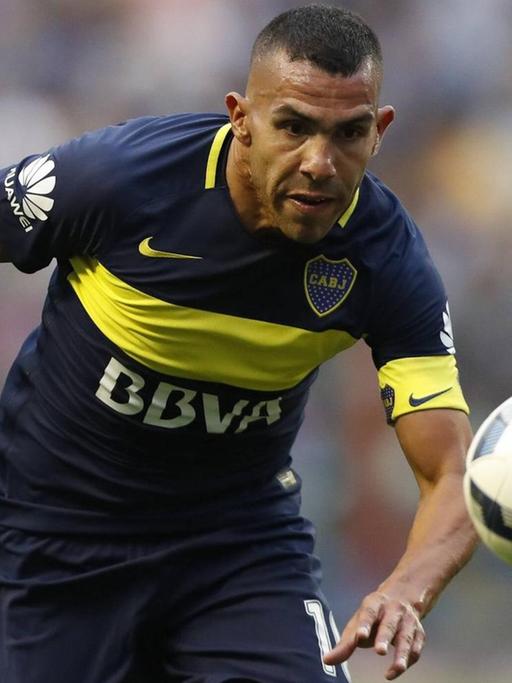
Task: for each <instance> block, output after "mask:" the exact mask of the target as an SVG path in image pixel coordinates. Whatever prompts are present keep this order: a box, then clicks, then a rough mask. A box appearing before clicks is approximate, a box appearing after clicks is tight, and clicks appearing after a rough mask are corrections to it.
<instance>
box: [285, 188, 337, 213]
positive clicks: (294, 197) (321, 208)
mask: <svg viewBox="0 0 512 683" xmlns="http://www.w3.org/2000/svg"><path fill="white" fill-rule="evenodd" d="M287 199H288V201H289V202H290V204H292V206H293V207H294V208H295V210H296V211H298V212H299V213H301V214H303V215H306V216H308V215H309V216H315V215H318V216H319V215H321V214H323V213H325V212H331V211H332V204H333V201H334V199H333V198H332V197H330V196H328V195H325V194H319V193H313V192H293V193H290V194H288V195H287Z"/></svg>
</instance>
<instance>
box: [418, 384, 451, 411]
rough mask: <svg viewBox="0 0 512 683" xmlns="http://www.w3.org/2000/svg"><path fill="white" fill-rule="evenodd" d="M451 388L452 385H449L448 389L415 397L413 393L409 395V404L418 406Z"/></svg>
mask: <svg viewBox="0 0 512 683" xmlns="http://www.w3.org/2000/svg"><path fill="white" fill-rule="evenodd" d="M451 388H452V387H448V389H443V390H442V391H436V392H435V393H434V394H427V395H426V396H420V397H419V398H415V397H414V396H413V395H412V394H411V395H410V396H409V405H410V406H412V407H413V408H417V407H418V406H421V405H423V404H424V403H427V402H428V401H431V400H432V399H433V398H436V397H437V396H441V395H442V394H446V392H447V391H450V389H451Z"/></svg>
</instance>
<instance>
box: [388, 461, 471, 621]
mask: <svg viewBox="0 0 512 683" xmlns="http://www.w3.org/2000/svg"><path fill="white" fill-rule="evenodd" d="M462 476H463V475H462V473H454V472H449V473H446V474H444V475H443V476H442V477H441V478H440V479H439V481H437V482H436V483H435V484H434V485H432V486H429V487H428V488H427V489H426V490H424V491H423V493H422V496H421V500H420V503H419V506H418V509H417V513H416V516H415V518H414V522H413V525H412V528H411V532H410V534H409V537H408V540H407V546H406V550H405V553H404V555H403V556H402V558H401V559H400V561H399V562H398V564H397V566H396V567H395V569H394V570H393V572H392V573H391V575H390V576H389V577H388V578H387V579H386V580H385V581H383V583H382V584H381V585H380V586H379V589H378V590H379V591H382V592H384V593H386V592H391V593H392V594H400V595H401V596H407V598H408V600H409V601H410V603H411V604H412V605H413V606H414V608H415V609H416V611H417V613H418V615H419V616H420V617H423V616H425V614H427V613H428V612H429V610H430V609H431V608H432V606H433V605H434V603H435V601H436V599H437V597H438V596H439V594H440V593H441V592H442V590H443V589H444V587H445V586H446V584H447V583H448V582H449V581H450V579H451V578H452V577H453V576H454V575H455V574H456V573H457V572H458V571H459V570H460V569H462V567H463V566H464V565H465V564H466V562H467V561H468V560H469V559H470V557H471V555H472V553H473V551H474V548H475V545H476V541H477V537H476V533H475V531H474V528H473V525H472V523H471V521H470V519H469V517H468V514H467V512H466V508H465V504H464V499H463V495H462Z"/></svg>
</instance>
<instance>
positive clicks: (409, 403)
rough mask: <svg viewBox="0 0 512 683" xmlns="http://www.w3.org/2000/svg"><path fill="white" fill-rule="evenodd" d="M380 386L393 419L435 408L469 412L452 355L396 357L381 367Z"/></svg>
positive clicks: (385, 405)
mask: <svg viewBox="0 0 512 683" xmlns="http://www.w3.org/2000/svg"><path fill="white" fill-rule="evenodd" d="M379 386H380V391H381V397H382V400H383V403H384V408H385V410H386V417H387V419H388V422H390V423H393V422H394V421H395V420H396V419H397V417H399V416H400V415H405V413H412V412H415V411H417V410H430V409H431V408H454V409H456V410H462V411H463V412H465V413H469V408H468V405H467V403H466V401H465V399H464V396H463V394H462V389H461V387H460V384H459V373H458V370H457V364H456V362H455V357H454V356H452V355H446V356H421V357H417V358H398V359H397V360H392V361H390V362H389V363H386V364H385V365H383V366H382V367H381V368H380V370H379Z"/></svg>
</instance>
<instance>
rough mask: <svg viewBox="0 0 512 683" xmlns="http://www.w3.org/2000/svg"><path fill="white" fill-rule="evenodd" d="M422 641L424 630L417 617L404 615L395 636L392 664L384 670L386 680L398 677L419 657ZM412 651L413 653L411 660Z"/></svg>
mask: <svg viewBox="0 0 512 683" xmlns="http://www.w3.org/2000/svg"><path fill="white" fill-rule="evenodd" d="M423 642H424V631H423V627H422V625H421V624H420V622H419V621H418V619H417V618H416V617H415V616H413V615H406V616H404V618H403V619H402V623H401V626H400V629H399V631H397V634H396V636H395V640H394V646H395V655H394V658H393V664H392V665H391V667H390V668H389V669H388V671H387V672H386V678H387V679H388V680H393V679H395V678H398V676H400V675H401V674H403V673H404V671H406V670H407V669H408V668H409V666H410V665H412V664H414V662H415V661H417V660H418V659H419V655H420V654H421V649H422V647H423ZM412 653H414V654H413V656H412V660H411V654H412Z"/></svg>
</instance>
